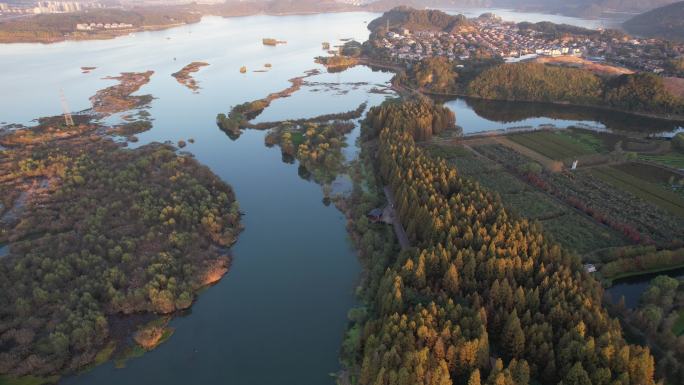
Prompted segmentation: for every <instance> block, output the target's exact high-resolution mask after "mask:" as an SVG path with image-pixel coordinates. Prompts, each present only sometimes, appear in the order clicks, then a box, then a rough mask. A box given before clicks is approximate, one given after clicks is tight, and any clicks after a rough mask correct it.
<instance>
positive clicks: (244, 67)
mask: <svg viewBox="0 0 684 385" xmlns="http://www.w3.org/2000/svg"><path fill="white" fill-rule="evenodd" d="M246 72H247V67H246V66H242V67H240V73H241V74H244V73H246Z"/></svg>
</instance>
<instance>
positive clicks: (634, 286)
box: [606, 269, 684, 308]
mask: <svg viewBox="0 0 684 385" xmlns="http://www.w3.org/2000/svg"><path fill="white" fill-rule="evenodd" d="M659 275H667V276H670V277H672V278H677V279H684V269H678V270H672V271H667V272H663V273H653V274H644V275H639V276H636V277H629V278H623V279H618V280H616V281H615V282H614V283H613V286H611V287H609V288H608V289H606V292H608V294H610V299H611V301H612V302H614V303H617V302H618V301H620V298H621V297H625V306H627V307H628V308H635V307H637V306H638V305H639V300H640V299H641V295H642V294H643V293H644V292H645V291H646V289H648V286H649V285H650V284H651V280H653V278H655V277H657V276H659Z"/></svg>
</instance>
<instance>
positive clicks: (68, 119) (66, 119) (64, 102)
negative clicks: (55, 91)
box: [59, 89, 74, 127]
mask: <svg viewBox="0 0 684 385" xmlns="http://www.w3.org/2000/svg"><path fill="white" fill-rule="evenodd" d="M59 99H60V101H61V102H62V111H64V123H66V125H67V127H72V126H73V125H74V118H73V117H72V116H71V111H70V109H69V103H67V100H66V97H65V96H64V90H63V89H60V90H59Z"/></svg>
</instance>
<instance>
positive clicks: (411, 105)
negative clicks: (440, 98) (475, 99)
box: [364, 98, 456, 140]
mask: <svg viewBox="0 0 684 385" xmlns="http://www.w3.org/2000/svg"><path fill="white" fill-rule="evenodd" d="M366 119H367V121H368V122H370V124H369V125H368V128H367V129H366V130H365V133H364V134H365V135H369V136H371V137H373V136H377V134H378V131H375V130H379V129H380V128H382V127H389V128H391V129H393V130H398V131H401V132H410V133H411V135H412V136H413V138H414V139H415V140H427V139H430V138H432V136H433V135H439V134H440V133H442V132H443V131H446V130H449V129H455V128H456V127H455V122H456V116H455V115H454V112H453V111H451V110H450V109H449V108H447V107H444V106H442V105H436V104H434V103H433V102H431V101H430V100H429V99H426V98H421V99H419V100H416V101H405V102H400V101H398V100H395V101H391V102H387V103H385V104H384V105H383V107H382V108H377V107H376V108H371V109H370V111H368V114H367V116H366Z"/></svg>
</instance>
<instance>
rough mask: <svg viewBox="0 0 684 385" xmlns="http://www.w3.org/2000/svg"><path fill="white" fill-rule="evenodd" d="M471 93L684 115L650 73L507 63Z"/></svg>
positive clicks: (475, 85)
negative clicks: (606, 73) (604, 73)
mask: <svg viewBox="0 0 684 385" xmlns="http://www.w3.org/2000/svg"><path fill="white" fill-rule="evenodd" d="M467 94H468V95H469V96H473V97H478V98H484V99H497V100H520V101H538V102H565V103H570V104H582V105H597V106H606V107H611V108H617V109H622V110H628V111H634V112H642V113H654V114H667V115H682V114H684V100H682V99H681V98H679V97H677V96H675V95H672V94H671V93H670V92H668V91H667V90H666V89H665V86H664V84H663V79H662V78H661V77H659V76H657V75H654V74H648V73H641V74H634V75H621V76H617V77H613V78H610V79H608V80H603V79H602V78H600V77H598V76H596V75H594V74H593V73H591V72H589V71H587V70H582V69H576V68H563V67H551V66H547V65H543V64H538V63H520V64H504V65H500V66H496V67H493V68H489V69H487V70H485V71H483V72H482V73H481V74H480V75H479V76H478V77H477V78H475V79H474V80H473V81H471V82H470V83H469V84H468V87H467Z"/></svg>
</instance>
